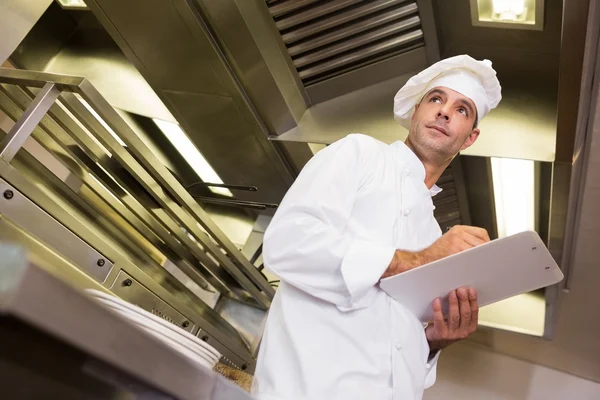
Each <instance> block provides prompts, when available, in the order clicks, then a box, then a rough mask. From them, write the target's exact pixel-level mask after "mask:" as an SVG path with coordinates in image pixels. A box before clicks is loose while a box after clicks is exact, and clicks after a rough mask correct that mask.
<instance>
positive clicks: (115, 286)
mask: <svg viewBox="0 0 600 400" xmlns="http://www.w3.org/2000/svg"><path fill="white" fill-rule="evenodd" d="M109 289H110V291H111V292H112V293H113V294H115V295H117V296H119V297H120V298H122V299H127V301H129V302H130V303H132V304H135V305H137V306H139V307H142V308H145V309H146V310H148V311H150V312H151V313H152V314H154V315H156V316H158V317H160V318H162V319H164V320H165V321H169V322H170V323H172V324H174V325H177V326H178V327H180V328H181V329H184V330H186V331H188V332H192V331H194V328H195V326H194V324H193V322H190V319H189V318H187V317H186V316H184V315H183V314H181V313H180V312H178V311H176V310H175V309H174V308H173V307H171V306H170V305H168V304H167V303H165V302H164V301H163V300H161V299H159V298H158V297H156V295H155V294H154V293H152V292H151V291H149V290H148V289H147V288H145V287H144V285H142V284H141V283H140V282H138V281H137V280H136V279H135V278H133V277H132V276H131V275H129V274H128V273H127V272H125V271H119V273H118V275H117V276H116V277H115V280H114V282H113V283H112V285H111V286H110V287H109Z"/></svg>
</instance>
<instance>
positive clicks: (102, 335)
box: [0, 245, 251, 400]
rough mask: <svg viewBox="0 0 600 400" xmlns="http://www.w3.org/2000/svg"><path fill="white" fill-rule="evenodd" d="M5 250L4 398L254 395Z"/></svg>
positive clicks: (1, 317) (227, 398)
mask: <svg viewBox="0 0 600 400" xmlns="http://www.w3.org/2000/svg"><path fill="white" fill-rule="evenodd" d="M0 254H1V255H2V257H0V282H1V283H2V285H0V334H1V336H2V343H1V346H2V347H1V350H2V351H1V352H0V354H1V356H2V363H0V374H1V375H2V378H3V388H2V389H3V391H2V394H3V397H5V398H10V399H23V398H46V397H51V398H59V399H68V398H106V399H109V398H110V399H114V398H144V399H149V398H151V399H156V400H159V399H181V400H192V399H207V400H250V399H251V397H250V396H249V395H248V394H247V393H245V392H244V391H242V390H241V389H239V388H238V387H235V385H234V384H233V383H231V382H227V380H226V379H223V378H222V377H220V376H219V375H218V374H217V373H216V372H213V371H211V370H210V369H207V368H206V367H203V366H200V365H198V364H197V363H194V362H192V361H191V360H189V358H187V357H186V356H185V355H183V354H181V353H180V352H178V351H175V350H174V349H173V348H172V347H171V346H169V345H168V344H167V343H165V342H164V341H163V340H160V339H157V338H155V337H153V335H149V334H148V333H147V332H143V331H142V330H141V329H139V327H136V326H135V325H134V324H131V323H128V322H127V321H125V320H124V319H123V318H119V316H118V315H116V314H115V313H113V312H110V311H109V310H107V309H106V308H105V307H102V306H101V305H99V304H98V303H97V302H95V301H94V300H92V299H90V298H88V297H87V296H85V295H83V294H82V293H81V292H80V291H78V290H76V289H74V288H73V287H69V285H66V284H65V283H63V282H60V281H59V280H57V279H56V278H54V277H52V276H51V275H50V274H48V272H46V271H44V270H43V269H42V268H39V267H38V266H37V265H34V264H32V263H31V262H28V260H27V258H26V254H24V253H23V252H22V251H21V249H18V248H15V247H14V246H8V245H1V246H0ZM23 354H27V356H26V357H24V356H23ZM7 379H9V380H11V383H10V384H6V382H7ZM24 382H25V383H26V384H23V383H24ZM49 393H52V395H50V396H48V394H49Z"/></svg>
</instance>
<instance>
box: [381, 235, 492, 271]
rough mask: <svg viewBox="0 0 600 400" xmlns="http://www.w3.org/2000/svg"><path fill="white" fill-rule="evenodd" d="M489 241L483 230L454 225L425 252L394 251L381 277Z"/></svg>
mask: <svg viewBox="0 0 600 400" xmlns="http://www.w3.org/2000/svg"><path fill="white" fill-rule="evenodd" d="M489 241H490V237H489V236H488V233H487V231H486V230H485V229H483V228H477V227H475V226H465V225H455V226H453V227H452V228H451V229H450V230H449V231H448V232H446V233H445V234H443V235H442V236H441V237H440V238H439V239H438V240H436V241H435V242H433V244H432V245H431V246H429V247H428V248H426V249H425V250H422V251H418V252H410V251H404V250H396V252H395V253H394V257H393V258H392V261H391V262H390V265H389V266H388V268H387V269H386V270H385V272H384V273H383V275H382V276H381V277H382V278H387V277H390V276H394V275H397V274H400V273H402V272H405V271H408V270H411V269H413V268H417V267H419V266H421V265H424V264H428V263H430V262H433V261H436V260H439V259H440V258H444V257H448V256H451V255H452V254H455V253H459V252H461V251H463V250H467V249H470V248H471V247H475V246H478V245H480V244H483V243H486V242H489Z"/></svg>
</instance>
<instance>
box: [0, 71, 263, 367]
mask: <svg viewBox="0 0 600 400" xmlns="http://www.w3.org/2000/svg"><path fill="white" fill-rule="evenodd" d="M5 72H6V75H7V76H8V78H6V79H4V78H3V76H4V74H5ZM53 78H58V79H62V80H63V81H64V80H65V78H64V77H62V76H60V77H57V76H55V75H52V74H42V73H35V72H30V71H18V72H15V71H5V70H0V81H3V80H7V81H10V82H17V81H18V80H19V79H21V80H22V83H23V84H24V85H29V84H32V85H31V86H38V87H39V86H41V85H40V82H41V81H42V80H47V81H52V79H53ZM73 81H77V80H73ZM59 87H60V89H61V90H64V91H65V92H64V93H63V94H62V96H61V98H60V103H58V104H55V105H53V106H52V107H51V109H50V111H49V113H48V115H45V116H44V117H43V118H41V122H40V124H39V126H37V127H35V129H34V132H33V136H32V138H30V139H29V140H28V143H31V144H26V146H25V151H24V152H19V153H18V154H17V155H16V157H15V158H14V159H13V160H12V161H11V163H7V162H5V161H3V162H2V163H1V164H0V176H2V178H3V179H5V180H6V181H7V182H9V183H10V186H11V187H12V189H11V190H13V191H14V192H17V191H19V192H20V193H22V194H23V195H24V196H26V197H27V198H28V199H30V200H31V201H30V202H29V204H30V206H33V202H35V203H36V204H37V206H39V207H41V208H42V209H43V210H44V211H41V210H40V209H37V208H35V210H38V211H39V212H41V213H44V214H40V215H41V217H40V218H38V219H37V222H38V225H34V224H29V225H28V226H27V227H26V228H25V229H24V230H25V231H26V232H27V233H30V234H31V235H33V236H35V237H38V238H40V240H41V241H42V243H44V245H45V246H47V247H48V248H52V249H53V251H56V252H58V253H59V254H60V255H61V256H62V257H65V258H66V259H68V260H71V261H73V266H74V269H78V270H79V271H85V269H84V268H82V266H80V264H81V261H80V259H76V260H72V259H73V258H75V257H74V256H70V254H72V252H73V251H74V249H71V253H70V252H69V248H65V245H68V244H69V243H68V242H66V241H64V240H54V241H52V240H46V238H44V237H43V235H48V232H56V231H57V229H60V227H61V226H62V225H64V228H67V229H68V230H69V231H71V232H73V234H74V235H76V236H77V237H78V238H80V239H81V240H82V241H84V242H85V244H86V245H87V244H89V245H91V246H92V247H93V248H94V249H95V250H96V251H97V252H98V253H99V254H101V255H103V258H104V259H105V260H106V261H108V260H110V262H112V263H114V265H113V267H112V270H111V271H110V272H109V273H108V274H107V276H102V277H98V278H102V279H101V280H100V279H99V281H100V282H104V283H105V287H106V288H107V289H108V288H111V286H110V285H111V284H112V283H113V282H115V279H117V278H119V274H121V275H122V274H128V275H129V276H131V277H132V278H131V279H132V281H133V280H135V282H139V284H140V285H143V287H145V288H146V289H147V290H149V291H150V292H151V293H152V296H147V298H146V299H145V300H140V298H139V296H137V301H138V302H139V304H140V306H142V307H144V308H145V309H147V310H149V311H152V310H153V309H155V310H157V306H156V304H159V303H160V301H163V302H165V304H166V305H165V306H162V309H163V310H164V311H160V312H161V313H163V314H164V315H172V316H169V318H171V319H172V320H175V321H177V320H178V319H179V318H180V317H178V316H177V314H173V311H172V310H176V313H179V314H180V315H184V316H185V318H186V319H187V320H189V324H190V325H189V326H190V329H192V330H194V331H196V330H197V329H201V330H202V331H203V332H204V333H205V335H208V336H209V338H210V340H211V341H212V342H213V343H214V345H215V347H216V348H218V350H219V351H220V352H221V353H222V354H224V356H225V357H227V359H228V360H230V361H231V363H232V364H234V365H237V366H241V365H245V366H246V368H247V369H248V370H250V371H251V370H253V368H254V360H253V358H252V357H253V356H252V354H251V353H250V348H249V346H250V344H251V343H249V342H248V343H246V342H244V340H243V339H242V337H241V336H240V334H239V333H238V332H237V330H236V329H235V328H233V327H232V326H231V325H230V324H229V323H228V322H227V321H226V320H225V319H224V318H223V317H222V316H220V315H219V314H218V313H217V312H216V311H214V310H212V309H211V308H210V307H209V306H207V305H206V304H205V303H204V302H203V301H202V300H200V299H199V298H198V297H196V296H195V295H194V294H193V293H192V292H191V291H189V289H188V288H186V287H184V286H182V284H181V283H179V282H177V281H176V279H174V278H173V277H172V276H170V275H169V274H168V273H167V272H166V270H165V269H163V268H162V267H161V266H160V265H162V264H163V263H164V262H165V261H166V260H167V259H168V258H171V259H172V260H173V263H174V264H175V265H177V266H178V267H179V268H180V269H181V270H182V271H184V272H185V273H186V274H187V275H188V276H189V277H190V278H191V279H192V281H195V282H198V285H199V287H200V288H202V287H204V289H205V290H209V291H210V290H211V288H210V285H207V283H206V282H207V281H208V282H210V283H211V284H213V283H214V284H215V285H214V286H213V287H215V288H216V289H221V290H222V293H223V294H225V295H229V296H232V297H237V298H239V299H241V300H243V301H245V302H247V301H250V299H249V295H248V293H254V295H255V296H256V297H257V298H258V301H261V300H264V299H267V297H266V295H265V294H264V293H262V292H259V291H258V289H257V288H256V286H254V284H253V283H251V282H250V280H249V279H248V278H246V276H245V274H244V273H242V272H241V270H240V269H239V268H240V267H243V265H244V263H246V264H247V265H248V266H250V267H251V268H252V269H253V270H255V267H254V266H253V265H252V264H250V262H249V261H248V260H247V259H245V258H244V260H245V261H244V262H240V259H239V258H235V257H236V254H234V253H232V252H231V251H229V252H228V254H227V255H224V253H223V250H224V249H227V248H228V247H229V248H230V249H231V248H232V247H233V244H231V243H230V242H229V244H228V243H227V242H225V241H226V240H227V241H228V240H229V239H227V238H226V237H225V235H224V234H223V233H222V232H221V231H220V230H219V232H217V230H218V228H217V227H216V225H214V223H213V222H212V221H208V222H206V221H205V222H201V221H199V220H198V218H199V216H200V215H203V216H205V217H206V218H208V216H207V215H206V213H204V211H203V210H202V209H201V208H200V206H199V205H197V204H196V205H194V204H191V205H190V204H189V203H190V201H188V200H190V199H191V195H189V194H188V193H187V191H185V189H184V188H183V186H181V184H180V183H179V182H178V181H177V180H176V179H175V178H174V177H173V176H172V175H171V174H170V172H169V171H168V170H166V168H165V167H163V165H162V164H161V163H160V161H158V160H157V159H156V157H155V156H154V155H153V154H152V152H151V151H150V150H149V149H148V148H147V147H146V145H145V144H144V142H142V141H141V140H140V139H139V138H138V137H137V136H136V134H135V133H134V132H133V131H132V130H131V128H129V126H127V125H126V124H125V123H124V122H123V120H122V119H121V118H120V117H119V115H118V114H117V113H116V112H115V111H114V110H113V109H112V108H111V107H110V106H109V105H108V104H107V103H106V101H105V100H104V99H102V97H101V96H100V95H99V94H98V93H97V91H95V90H94V88H93V87H92V86H91V85H89V83H87V81H83V82H81V85H79V86H70V85H66V84H64V83H63V84H61V85H60V86H59ZM69 91H75V92H78V93H79V94H80V95H81V96H82V98H84V99H86V101H87V102H88V103H89V104H90V105H91V106H92V107H93V108H94V109H95V111H96V112H97V113H98V115H99V116H100V118H102V119H103V120H104V122H105V123H106V124H107V125H108V126H110V127H111V128H112V129H113V130H114V131H115V132H117V133H116V134H117V135H118V136H120V137H121V138H122V140H123V141H124V142H125V144H126V145H127V147H123V146H121V145H120V144H119V143H117V140H116V139H115V138H113V137H112V136H111V134H110V133H109V132H108V131H107V130H106V129H105V128H104V127H103V125H102V124H101V123H100V122H99V121H98V120H96V118H95V117H93V116H92V115H91V114H90V113H89V111H88V110H87V109H86V108H85V107H84V106H83V105H82V104H81V102H80V101H79V100H78V99H77V98H76V97H75V96H74V95H73V94H72V93H68V92H69ZM32 97H33V93H31V92H30V91H28V90H27V89H22V88H18V87H12V86H9V85H4V86H2V87H1V88H0V109H2V110H4V111H5V112H6V113H7V114H8V115H9V116H10V117H11V118H14V119H17V117H18V115H19V113H20V110H23V109H24V108H25V106H26V104H27V103H28V100H29V99H31V98H32ZM40 145H41V146H40ZM35 146H38V147H35ZM134 147H135V148H134ZM38 148H39V150H40V151H42V150H43V151H45V152H46V154H47V156H44V157H55V158H56V157H58V159H59V160H61V162H62V163H64V165H65V166H66V168H65V167H64V166H63V167H62V168H63V169H64V171H58V170H57V169H56V168H54V169H52V168H50V169H47V167H46V166H44V165H43V164H40V162H41V160H42V159H41V158H40V153H39V151H38ZM32 151H33V153H32ZM129 152H132V153H133V154H134V155H135V158H134V157H133V156H132V155H131V154H130V153H129ZM140 163H143V164H144V166H145V168H144V167H142V166H141V165H140ZM59 164H60V163H59ZM146 168H147V169H146ZM57 171H58V172H57ZM65 171H67V172H65ZM148 171H149V172H148ZM59 172H60V173H59ZM127 173H129V174H131V175H130V176H128V175H127ZM59 175H60V176H59ZM132 176H133V177H134V178H135V180H132ZM69 180H71V181H73V182H78V183H76V184H70V185H68V184H66V183H68V182H67V181H69ZM161 180H162V182H161ZM136 181H137V182H139V183H141V184H142V187H141V188H140V186H139V183H136ZM161 183H162V184H161ZM136 185H137V186H136ZM163 185H176V187H170V188H166V190H169V191H171V195H175V196H177V198H175V199H174V198H173V197H170V196H169V195H167V192H166V191H165V189H164V187H165V186H163ZM15 197H16V196H15ZM185 201H188V204H187V205H186V204H183V203H184V202H185ZM192 201H193V200H192ZM180 204H183V205H184V207H186V208H185V210H184V208H182V207H181V205H180ZM33 207H36V206H33ZM163 207H164V208H163ZM45 213H48V214H45ZM32 215H35V214H32ZM50 216H51V217H50ZM200 223H202V224H203V225H204V226H205V228H204V229H205V230H204V229H201V228H200V227H199V226H200V225H199V224H200ZM206 227H208V228H209V229H206ZM64 228H63V229H64ZM40 235H41V237H40ZM174 238H177V239H174ZM61 239H64V238H61ZM161 239H165V241H164V242H162V240H161ZM179 239H180V240H179ZM207 250H208V251H209V252H211V254H210V255H208V254H205V253H204V251H207ZM235 251H236V252H238V253H239V251H238V250H237V249H235ZM178 254H181V255H183V258H179V257H178ZM239 257H243V256H242V255H241V253H240V254H239ZM223 260H226V262H227V263H228V264H227V265H226V267H229V268H230V269H229V270H228V269H227V268H223V264H225V262H223ZM96 262H97V263H98V262H99V261H98V260H96ZM209 263H210V264H209ZM217 263H218V264H217ZM103 264H104V265H103V266H106V267H107V268H109V266H110V264H108V263H107V262H104V263H103ZM202 265H203V266H204V267H207V265H208V266H210V265H212V268H213V269H214V271H216V274H215V276H212V277H211V276H206V275H204V276H202V275H201V274H200V272H202V268H203V267H201V266H202ZM97 267H99V265H98V264H97ZM199 268H200V269H199ZM208 270H210V268H209V269H208ZM225 271H230V272H232V274H231V275H228V274H227V272H225ZM73 273H76V272H75V270H73ZM256 274H258V275H260V273H259V272H258V271H256ZM90 276H92V277H93V275H90ZM235 277H238V278H239V279H240V280H241V282H239V283H240V284H241V285H242V286H243V285H244V284H246V286H247V288H249V290H248V292H245V291H243V290H242V289H241V288H240V287H239V286H238V284H237V283H235V281H234V278H235ZM119 279H120V278H119ZM259 279H262V280H264V282H265V284H266V285H267V286H268V289H270V291H271V292H272V291H273V289H272V288H271V287H270V285H268V283H266V280H265V278H264V277H263V276H262V275H260V277H259ZM112 288H113V289H115V290H116V291H117V292H118V294H119V295H120V296H122V297H124V298H125V299H126V300H130V299H129V298H128V294H131V293H137V292H132V291H123V290H120V289H122V288H120V287H118V286H113V287H112ZM132 299H133V300H135V299H136V296H133V297H132ZM158 299H160V301H159V300H158ZM157 301H159V303H157ZM251 303H252V304H254V305H255V306H256V305H258V304H259V303H257V302H256V301H251ZM160 304H163V303H160ZM240 304H242V303H240ZM265 304H268V301H267V302H266V303H265ZM243 306H245V307H250V308H252V306H250V305H248V304H243Z"/></svg>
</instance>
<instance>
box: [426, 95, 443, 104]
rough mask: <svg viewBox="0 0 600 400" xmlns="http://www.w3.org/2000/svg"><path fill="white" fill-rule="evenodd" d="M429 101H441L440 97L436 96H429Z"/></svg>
mask: <svg viewBox="0 0 600 400" xmlns="http://www.w3.org/2000/svg"><path fill="white" fill-rule="evenodd" d="M429 101H431V102H433V103H441V102H442V99H440V98H439V97H438V96H433V97H432V98H431V100H429Z"/></svg>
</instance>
